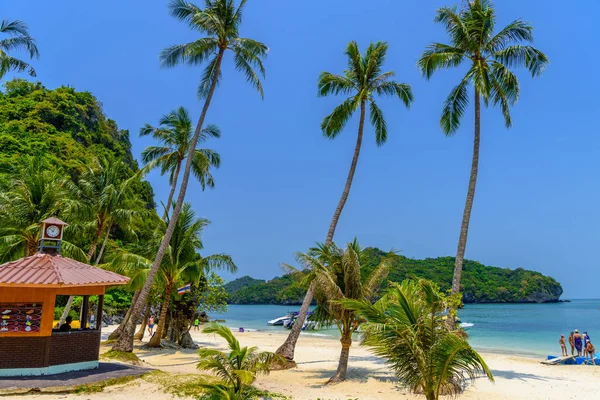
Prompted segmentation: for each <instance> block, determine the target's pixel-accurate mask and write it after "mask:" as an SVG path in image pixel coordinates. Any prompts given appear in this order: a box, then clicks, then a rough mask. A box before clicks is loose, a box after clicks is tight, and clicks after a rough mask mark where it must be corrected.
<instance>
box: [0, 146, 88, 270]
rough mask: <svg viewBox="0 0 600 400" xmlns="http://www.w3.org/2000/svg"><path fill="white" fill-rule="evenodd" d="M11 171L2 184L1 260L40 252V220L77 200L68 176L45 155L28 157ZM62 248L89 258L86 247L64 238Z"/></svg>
mask: <svg viewBox="0 0 600 400" xmlns="http://www.w3.org/2000/svg"><path fill="white" fill-rule="evenodd" d="M7 175H8V176H7V179H6V180H5V181H4V182H2V187H0V189H1V190H0V220H1V221H2V226H0V262H5V261H11V260H15V259H18V258H20V257H27V256H30V255H33V254H34V253H36V252H37V248H38V236H39V233H40V229H41V225H40V222H41V221H43V220H44V219H46V218H48V217H50V216H52V215H54V214H56V213H58V212H59V211H62V210H67V211H68V210H69V208H70V207H73V206H74V205H75V204H76V203H77V202H76V201H75V200H73V199H70V198H69V197H68V191H67V189H66V186H67V180H66V179H65V178H64V177H63V176H62V175H61V174H60V173H59V172H58V171H56V170H52V169H50V168H49V167H48V165H47V163H46V162H45V160H44V159H43V158H42V157H34V158H31V159H29V160H27V161H26V162H25V164H24V166H23V167H16V168H15V169H14V170H13V171H11V172H9V173H8V174H7ZM62 251H63V254H65V255H67V256H69V257H72V258H76V259H78V260H83V259H85V255H84V254H83V251H82V250H81V249H79V248H78V247H77V246H75V245H73V244H72V243H70V242H69V241H66V240H64V241H63V243H62Z"/></svg>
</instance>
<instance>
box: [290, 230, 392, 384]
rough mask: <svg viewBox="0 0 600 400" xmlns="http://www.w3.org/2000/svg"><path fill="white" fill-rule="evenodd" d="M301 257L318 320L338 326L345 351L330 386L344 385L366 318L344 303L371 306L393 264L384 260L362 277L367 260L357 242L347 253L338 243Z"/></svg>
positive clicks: (350, 245) (315, 315)
mask: <svg viewBox="0 0 600 400" xmlns="http://www.w3.org/2000/svg"><path fill="white" fill-rule="evenodd" d="M297 258H298V261H300V262H301V264H302V265H303V267H304V268H305V269H309V270H310V275H309V279H311V280H312V282H313V288H314V293H315V298H316V299H317V304H318V306H317V309H316V310H315V314H314V318H315V320H316V321H319V322H321V323H324V324H326V325H332V324H335V325H336V326H337V328H338V329H339V331H340V334H341V339H340V342H341V343H342V351H341V354H340V359H339V362H338V367H337V371H336V373H335V375H334V376H332V377H331V379H329V381H328V383H338V382H341V381H343V380H344V379H346V371H347V370H348V359H349V356H350V346H351V345H352V334H353V333H354V332H356V330H357V329H358V328H359V327H360V325H361V323H362V322H363V319H362V318H360V317H359V316H358V315H357V314H356V313H355V312H354V311H352V310H349V309H347V308H345V307H344V306H343V304H342V303H341V302H342V301H343V300H347V299H353V300H357V301H364V302H367V303H369V304H370V302H372V301H374V300H375V297H376V296H377V292H378V291H379V288H380V287H381V284H382V282H383V280H384V279H385V278H386V277H387V275H388V273H389V268H390V266H389V263H388V261H387V260H385V259H384V260H382V261H381V263H379V265H377V266H376V267H375V268H374V269H373V271H372V272H371V273H370V274H369V276H368V277H366V278H364V277H363V276H361V271H363V272H364V269H365V261H366V260H365V255H364V254H363V252H362V249H361V247H360V245H359V244H358V242H357V241H356V239H355V240H354V241H353V242H351V243H348V245H347V246H346V249H345V250H341V249H339V248H337V247H336V246H335V244H332V245H330V246H325V245H321V246H318V247H316V248H313V249H311V250H310V251H309V252H308V253H307V254H299V255H298V257H297ZM363 278H364V279H363ZM297 323H298V322H296V323H295V324H297Z"/></svg>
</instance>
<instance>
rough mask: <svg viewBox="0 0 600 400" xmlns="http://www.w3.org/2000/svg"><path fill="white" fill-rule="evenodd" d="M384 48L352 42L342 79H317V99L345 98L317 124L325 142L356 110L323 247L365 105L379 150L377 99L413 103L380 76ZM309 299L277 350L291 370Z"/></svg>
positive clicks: (382, 129) (383, 136)
mask: <svg viewBox="0 0 600 400" xmlns="http://www.w3.org/2000/svg"><path fill="white" fill-rule="evenodd" d="M387 50H388V45H387V43H385V42H377V43H371V44H370V45H369V47H368V48H367V51H366V53H365V55H364V56H363V55H361V54H360V50H359V49H358V44H357V43H356V42H354V41H352V42H350V43H349V44H348V47H347V48H346V56H347V57H348V69H346V70H345V71H344V73H343V75H337V74H332V73H330V72H323V73H322V74H321V75H320V77H319V96H327V95H330V94H335V95H338V94H342V95H345V96H349V97H347V98H346V99H345V100H344V101H343V102H342V103H341V104H340V105H339V106H337V107H336V108H335V109H334V110H333V112H332V113H331V114H329V115H328V116H327V117H325V119H324V120H323V122H322V123H321V129H322V131H323V135H324V136H325V137H326V138H328V139H335V138H336V137H337V136H338V134H339V133H340V132H341V131H342V130H343V129H344V127H345V126H346V123H347V122H348V121H349V120H350V117H352V115H353V114H354V112H355V111H356V110H360V117H359V123H358V135H357V138H356V146H355V147H354V155H353V157H352V163H351V164H350V171H348V177H347V178H346V185H345V186H344V190H343V192H342V197H341V198H340V201H339V203H338V206H337V208H336V209H335V212H334V213H333V218H332V219H331V223H330V225H329V231H328V232H327V238H326V239H325V245H326V246H328V245H330V244H331V243H332V242H333V235H334V233H335V229H336V227H337V223H338V220H339V219H340V215H341V214H342V210H343V209H344V206H345V205H346V200H348V195H349V194H350V187H351V186H352V180H353V179H354V172H355V171H356V165H357V163H358V157H359V155H360V149H361V146H362V140H363V131H364V126H365V117H366V114H367V105H368V107H369V119H370V122H371V125H372V126H373V128H374V129H375V143H377V145H378V146H382V145H383V144H384V143H385V142H386V141H387V135H388V130H387V123H386V121H385V118H384V116H383V112H382V111H381V109H380V108H379V107H378V106H377V103H375V98H376V97H377V96H393V97H398V98H399V99H400V100H401V101H402V102H403V103H404V105H405V106H406V107H407V108H408V107H409V106H410V104H411V102H412V100H413V95H412V90H411V88H410V86H409V85H407V84H405V83H398V82H396V81H394V80H392V78H393V77H394V75H395V73H394V72H392V71H388V72H383V71H382V66H383V62H384V61H385V56H386V54H387ZM312 299H313V290H312V287H311V288H309V289H308V291H307V292H306V296H305V297H304V301H303V302H302V307H301V308H300V313H299V314H298V318H297V321H298V322H299V324H295V325H294V327H293V328H292V330H291V332H290V334H289V336H288V337H287V339H286V341H285V342H284V343H283V344H282V345H281V347H279V349H277V354H278V355H280V356H282V357H284V358H285V359H286V360H288V365H289V366H293V365H294V363H293V359H294V349H295V347H296V342H297V341H298V337H299V336H300V330H301V329H302V324H303V323H304V320H305V319H306V314H307V313H308V307H309V306H310V304H311V302H312Z"/></svg>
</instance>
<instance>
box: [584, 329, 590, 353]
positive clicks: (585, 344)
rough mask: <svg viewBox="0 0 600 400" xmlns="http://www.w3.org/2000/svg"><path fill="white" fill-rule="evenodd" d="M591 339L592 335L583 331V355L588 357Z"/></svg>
mask: <svg viewBox="0 0 600 400" xmlns="http://www.w3.org/2000/svg"><path fill="white" fill-rule="evenodd" d="M589 341H590V337H589V335H588V333H587V332H583V356H584V357H587V355H588V351H587V344H588V342H589Z"/></svg>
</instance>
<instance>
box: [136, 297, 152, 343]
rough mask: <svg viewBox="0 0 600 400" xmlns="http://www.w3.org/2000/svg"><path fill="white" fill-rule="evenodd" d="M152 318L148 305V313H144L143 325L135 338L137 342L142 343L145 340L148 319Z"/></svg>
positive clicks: (148, 305)
mask: <svg viewBox="0 0 600 400" xmlns="http://www.w3.org/2000/svg"><path fill="white" fill-rule="evenodd" d="M149 317H150V304H147V305H146V312H145V313H144V318H143V319H142V325H141V326H140V329H139V330H138V331H137V332H136V334H135V335H134V336H133V338H134V339H135V340H139V341H140V342H141V341H142V339H143V338H144V333H146V327H147V326H148V318H149Z"/></svg>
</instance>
